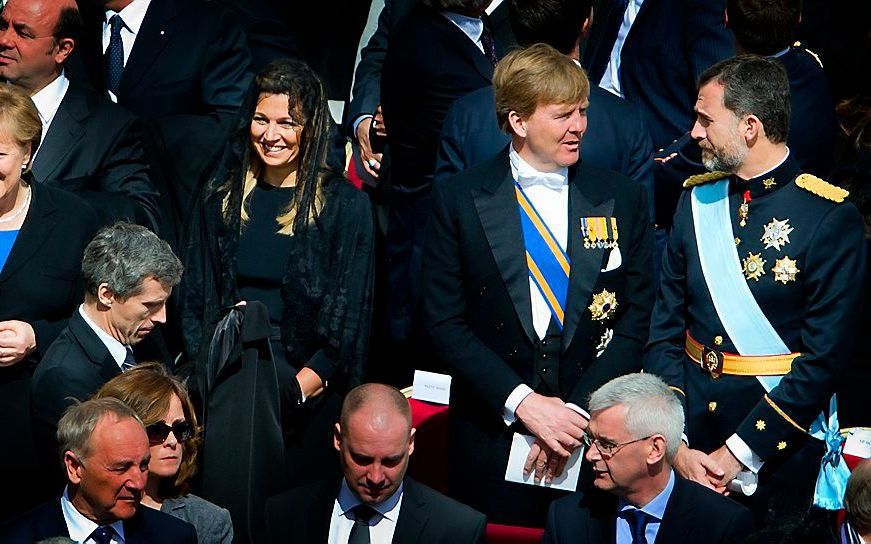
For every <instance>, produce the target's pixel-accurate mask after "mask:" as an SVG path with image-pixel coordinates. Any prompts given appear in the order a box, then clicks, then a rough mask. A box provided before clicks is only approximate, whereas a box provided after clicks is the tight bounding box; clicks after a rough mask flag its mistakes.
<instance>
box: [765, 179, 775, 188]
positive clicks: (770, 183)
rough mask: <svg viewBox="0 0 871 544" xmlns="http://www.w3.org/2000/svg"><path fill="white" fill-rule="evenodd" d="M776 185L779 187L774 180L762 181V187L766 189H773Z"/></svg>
mask: <svg viewBox="0 0 871 544" xmlns="http://www.w3.org/2000/svg"><path fill="white" fill-rule="evenodd" d="M775 185H777V182H776V181H774V178H766V179H763V180H762V186H763V187H765V188H766V189H771V188H772V187H774V186H775Z"/></svg>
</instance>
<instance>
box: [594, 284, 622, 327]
mask: <svg viewBox="0 0 871 544" xmlns="http://www.w3.org/2000/svg"><path fill="white" fill-rule="evenodd" d="M589 309H590V314H592V316H593V319H594V320H596V321H605V320H606V319H608V318H609V317H611V316H612V315H614V312H615V311H617V294H616V293H612V292H611V291H609V290H607V289H602V292H601V293H596V294H594V295H593V303H592V304H590V306H589Z"/></svg>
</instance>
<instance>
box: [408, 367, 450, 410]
mask: <svg viewBox="0 0 871 544" xmlns="http://www.w3.org/2000/svg"><path fill="white" fill-rule="evenodd" d="M411 388H412V389H411V398H413V399H416V400H422V401H425V402H432V403H435V404H450V402H451V377H450V376H448V375H447V374H437V373H435V372H426V371H425V370H415V371H414V381H413V382H412V385H411Z"/></svg>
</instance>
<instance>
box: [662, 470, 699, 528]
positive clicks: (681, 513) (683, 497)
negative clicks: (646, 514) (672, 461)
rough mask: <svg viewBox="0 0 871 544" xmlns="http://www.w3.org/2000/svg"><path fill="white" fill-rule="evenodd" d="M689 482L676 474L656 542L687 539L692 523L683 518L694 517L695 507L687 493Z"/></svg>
mask: <svg viewBox="0 0 871 544" xmlns="http://www.w3.org/2000/svg"><path fill="white" fill-rule="evenodd" d="M688 485H689V484H688V483H687V482H686V481H685V480H683V479H682V478H681V477H680V476H678V475H677V474H675V476H674V489H672V491H671V496H670V497H669V498H668V504H667V505H666V506H665V513H663V515H662V523H660V524H659V532H658V533H657V534H656V541H655V543H654V544H668V543H669V542H682V541H684V540H686V538H685V537H686V534H685V533H686V529H687V528H689V527H691V526H692V524H689V523H686V522H685V521H682V520H687V519H692V516H693V514H692V511H693V509H694V508H695V505H694V504H693V501H692V497H690V496H689V494H688V493H687V491H688V489H687V486H688Z"/></svg>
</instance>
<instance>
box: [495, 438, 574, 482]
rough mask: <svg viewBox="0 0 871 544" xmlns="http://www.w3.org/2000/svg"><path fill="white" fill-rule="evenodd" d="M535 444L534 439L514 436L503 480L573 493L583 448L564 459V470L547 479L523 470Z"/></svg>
mask: <svg viewBox="0 0 871 544" xmlns="http://www.w3.org/2000/svg"><path fill="white" fill-rule="evenodd" d="M535 444H536V439H535V437H532V436H525V435H522V434H517V433H515V434H514V438H513V440H512V442H511V453H510V454H509V456H508V467H507V468H506V470H505V480H506V481H508V482H516V483H520V484H527V485H534V486H541V487H550V488H553V489H563V490H565V491H574V490H575V488H577V486H578V476H579V475H580V473H581V458H582V457H583V454H584V448H582V447H579V448H577V449H576V450H574V452H573V453H572V454H571V455H570V456H569V457H567V458H566V461H565V465H564V466H565V470H564V471H563V470H562V469H561V472H560V473H558V474H556V475H555V476H554V477H553V478H552V479H548V478H540V477H535V475H534V474H533V473H528V472H526V471H525V469H524V467H525V463H526V459H527V458H529V456H530V454H531V453H532V449H533V448H534V447H535ZM539 451H542V450H539Z"/></svg>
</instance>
